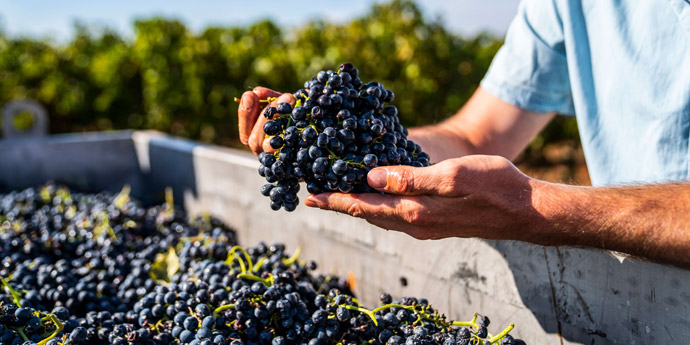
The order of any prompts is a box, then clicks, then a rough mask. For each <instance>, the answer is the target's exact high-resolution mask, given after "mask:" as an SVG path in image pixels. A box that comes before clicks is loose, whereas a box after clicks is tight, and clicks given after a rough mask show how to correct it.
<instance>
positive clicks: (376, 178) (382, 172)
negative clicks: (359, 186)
mask: <svg viewBox="0 0 690 345" xmlns="http://www.w3.org/2000/svg"><path fill="white" fill-rule="evenodd" d="M387 178H388V170H386V169H374V170H372V171H370V172H369V174H367V182H369V186H370V187H371V188H384V187H386V179H387Z"/></svg>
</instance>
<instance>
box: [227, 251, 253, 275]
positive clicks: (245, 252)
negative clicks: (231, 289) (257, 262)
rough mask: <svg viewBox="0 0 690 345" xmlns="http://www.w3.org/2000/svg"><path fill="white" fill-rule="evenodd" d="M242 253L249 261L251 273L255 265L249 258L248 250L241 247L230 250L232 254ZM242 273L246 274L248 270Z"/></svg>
mask: <svg viewBox="0 0 690 345" xmlns="http://www.w3.org/2000/svg"><path fill="white" fill-rule="evenodd" d="M238 250H239V251H241V252H242V254H244V258H245V259H246V260H247V265H249V270H250V271H251V270H252V269H253V268H254V263H252V258H251V257H250V256H249V254H248V253H247V251H246V250H244V248H242V247H240V246H234V247H232V249H230V253H233V254H234V253H235V252H236V251H238ZM242 273H246V270H242Z"/></svg>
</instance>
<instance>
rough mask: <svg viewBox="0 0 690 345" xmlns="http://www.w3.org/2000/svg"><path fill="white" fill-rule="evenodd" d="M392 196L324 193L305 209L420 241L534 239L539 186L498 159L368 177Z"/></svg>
mask: <svg viewBox="0 0 690 345" xmlns="http://www.w3.org/2000/svg"><path fill="white" fill-rule="evenodd" d="M368 183H369V185H370V186H371V187H373V188H375V189H377V190H379V191H382V192H385V193H387V194H374V193H365V194H343V193H323V194H318V195H312V196H310V197H309V198H308V199H307V200H306V202H305V204H306V205H307V206H311V207H319V208H322V209H329V210H334V211H337V212H342V213H347V214H350V215H352V216H355V217H360V218H364V219H366V220H367V221H368V222H369V223H372V224H374V225H377V226H380V227H382V228H385V229H391V230H398V231H402V232H405V233H407V234H409V235H411V236H413V237H415V238H418V239H439V238H445V237H482V238H488V239H515V240H523V241H525V240H527V241H529V240H532V239H530V238H529V237H530V236H529V235H530V234H529V233H528V232H526V231H527V230H528V229H531V228H532V227H530V226H526V225H528V224H527V223H529V222H531V221H534V219H535V218H538V217H534V215H535V210H534V209H533V208H532V206H531V203H532V199H531V192H532V190H533V189H534V188H535V187H536V186H538V185H539V183H541V182H539V181H537V180H534V179H531V178H529V177H528V176H526V175H524V174H522V173H521V172H520V171H519V170H517V168H515V166H514V165H513V164H511V163H510V162H509V161H508V160H507V159H505V158H503V157H498V156H479V155H474V156H465V157H462V158H456V159H449V160H445V161H442V162H440V163H438V164H435V165H432V166H429V167H423V168H415V167H410V166H387V167H380V168H376V169H373V170H372V171H370V172H369V174H368Z"/></svg>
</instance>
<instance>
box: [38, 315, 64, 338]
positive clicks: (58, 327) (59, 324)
mask: <svg viewBox="0 0 690 345" xmlns="http://www.w3.org/2000/svg"><path fill="white" fill-rule="evenodd" d="M47 317H48V318H50V320H51V321H53V323H54V324H55V332H53V334H51V335H50V336H48V337H47V338H45V339H43V340H41V341H39V342H38V345H45V344H46V343H48V341H49V340H50V339H53V338H55V336H57V335H58V334H59V333H60V332H62V330H63V329H64V328H65V325H63V324H62V322H60V320H59V319H58V318H57V317H56V316H55V315H53V314H48V316H47Z"/></svg>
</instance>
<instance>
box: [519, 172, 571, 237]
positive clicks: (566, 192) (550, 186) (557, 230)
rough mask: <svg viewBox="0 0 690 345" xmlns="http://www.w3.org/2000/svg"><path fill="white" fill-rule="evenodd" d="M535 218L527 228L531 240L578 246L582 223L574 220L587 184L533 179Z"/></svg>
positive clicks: (532, 197) (533, 215)
mask: <svg viewBox="0 0 690 345" xmlns="http://www.w3.org/2000/svg"><path fill="white" fill-rule="evenodd" d="M529 184H530V186H531V187H532V195H531V202H532V208H533V212H532V219H531V221H530V223H529V224H528V226H527V229H526V237H527V242H531V243H536V244H540V245H545V246H558V245H578V244H579V241H578V238H580V237H581V236H580V235H579V232H580V230H582V228H580V226H581V225H582V224H580V226H577V225H575V223H577V222H576V221H575V220H573V219H571V218H572V217H571V216H572V215H573V214H574V213H575V212H574V211H573V210H574V209H576V208H578V206H577V205H578V200H579V198H578V195H580V194H582V192H583V187H578V186H568V185H564V184H556V183H550V182H546V181H540V180H536V179H530V182H529Z"/></svg>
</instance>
